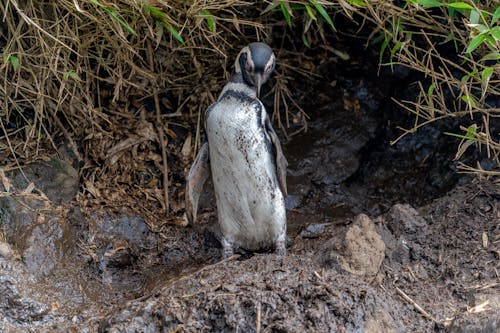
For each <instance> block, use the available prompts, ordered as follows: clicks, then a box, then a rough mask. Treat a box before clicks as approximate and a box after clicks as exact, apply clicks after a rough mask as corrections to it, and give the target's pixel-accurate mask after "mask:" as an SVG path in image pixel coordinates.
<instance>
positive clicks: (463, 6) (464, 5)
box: [446, 1, 474, 9]
mask: <svg viewBox="0 0 500 333" xmlns="http://www.w3.org/2000/svg"><path fill="white" fill-rule="evenodd" d="M446 5H447V6H448V7H451V8H455V9H474V7H472V6H471V5H469V4H468V3H466V2H462V1H458V2H452V3H448V4H446Z"/></svg>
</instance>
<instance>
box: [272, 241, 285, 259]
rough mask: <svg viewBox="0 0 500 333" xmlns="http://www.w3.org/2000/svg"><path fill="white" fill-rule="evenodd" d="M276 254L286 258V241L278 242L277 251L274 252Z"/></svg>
mask: <svg viewBox="0 0 500 333" xmlns="http://www.w3.org/2000/svg"><path fill="white" fill-rule="evenodd" d="M274 253H276V254H277V255H279V256H284V255H286V242H285V241H281V240H279V241H277V242H276V249H275V250H274Z"/></svg>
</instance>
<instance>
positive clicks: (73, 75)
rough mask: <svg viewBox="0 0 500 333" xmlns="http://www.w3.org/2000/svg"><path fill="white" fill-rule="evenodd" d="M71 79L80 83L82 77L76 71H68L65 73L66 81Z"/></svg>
mask: <svg viewBox="0 0 500 333" xmlns="http://www.w3.org/2000/svg"><path fill="white" fill-rule="evenodd" d="M69 79H72V80H75V81H80V76H79V75H78V73H76V72H74V71H67V72H66V73H64V80H66V81H69Z"/></svg>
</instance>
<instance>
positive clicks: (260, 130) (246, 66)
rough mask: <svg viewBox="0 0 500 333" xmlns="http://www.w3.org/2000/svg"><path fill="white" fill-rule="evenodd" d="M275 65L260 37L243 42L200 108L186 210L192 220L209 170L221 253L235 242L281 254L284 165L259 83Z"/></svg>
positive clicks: (229, 252)
mask: <svg viewBox="0 0 500 333" xmlns="http://www.w3.org/2000/svg"><path fill="white" fill-rule="evenodd" d="M274 67H275V56H274V53H273V52H272V50H271V48H270V47H269V46H267V45H266V44H264V43H252V44H250V45H248V46H246V47H244V48H243V49H242V50H241V52H240V53H239V54H238V57H237V58H236V61H235V68H234V72H233V74H232V75H231V77H230V79H229V82H228V83H227V84H226V85H225V86H224V88H223V90H222V92H221V94H220V96H219V98H218V99H217V101H216V102H215V103H214V104H212V105H211V106H210V107H209V108H208V109H207V110H206V112H205V130H206V133H207V138H208V143H205V144H204V145H203V146H202V147H201V149H200V151H199V152H198V155H197V157H196V159H195V161H194V163H193V165H192V167H191V170H190V171H189V175H188V179H187V187H186V213H187V217H188V220H189V221H190V222H194V220H195V219H196V211H197V208H198V199H199V196H200V194H201V191H202V188H203V184H204V183H205V181H206V180H207V179H208V177H209V176H210V175H211V177H212V181H213V185H214V190H215V196H216V200H217V211H218V220H219V225H220V229H221V232H222V240H221V243H222V245H223V256H224V257H225V258H227V257H229V256H231V255H232V254H233V248H234V247H241V248H244V249H247V250H256V249H260V248H268V247H272V246H274V247H275V250H276V253H278V254H281V255H283V254H285V252H286V248H285V239H286V214H285V203H284V196H285V195H286V166H287V161H286V159H285V157H284V155H283V152H282V149H281V144H280V142H279V139H278V136H277V135H276V133H275V132H274V129H273V127H272V126H271V122H270V120H269V117H268V115H267V112H266V109H265V108H264V105H263V104H262V103H261V102H260V100H259V99H258V96H259V93H260V88H261V86H262V84H264V83H265V82H266V81H267V80H268V78H269V76H270V75H271V73H272V71H273V69H274Z"/></svg>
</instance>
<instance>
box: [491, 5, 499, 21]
mask: <svg viewBox="0 0 500 333" xmlns="http://www.w3.org/2000/svg"><path fill="white" fill-rule="evenodd" d="M498 19H500V7H498V8H497V10H495V12H494V13H493V18H492V19H491V25H494V24H495V23H497V21H498Z"/></svg>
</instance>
